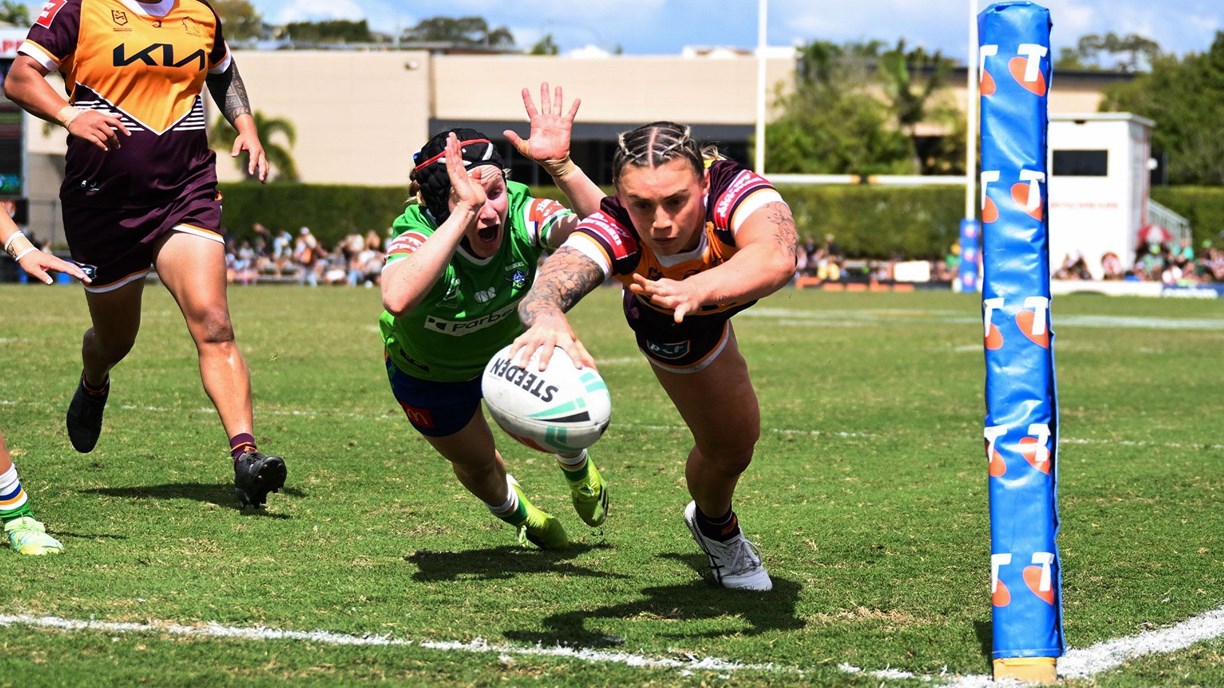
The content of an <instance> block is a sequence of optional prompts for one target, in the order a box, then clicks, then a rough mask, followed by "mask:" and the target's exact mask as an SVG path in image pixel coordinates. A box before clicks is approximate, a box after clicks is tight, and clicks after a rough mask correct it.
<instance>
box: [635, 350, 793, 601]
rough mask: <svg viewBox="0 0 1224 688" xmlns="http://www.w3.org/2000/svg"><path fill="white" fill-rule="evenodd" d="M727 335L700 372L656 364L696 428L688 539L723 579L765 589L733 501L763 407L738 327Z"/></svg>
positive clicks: (689, 471) (688, 473)
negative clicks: (738, 340) (676, 370)
mask: <svg viewBox="0 0 1224 688" xmlns="http://www.w3.org/2000/svg"><path fill="white" fill-rule="evenodd" d="M728 337H729V341H728V342H727V346H726V348H725V349H723V351H722V353H721V354H719V356H718V358H716V359H715V360H714V361H713V362H712V363H710V364H709V365H708V366H707V367H706V368H704V369H703V370H701V371H699V372H696V373H689V374H681V373H673V372H670V371H666V370H662V369H660V368H658V367H657V366H656V367H654V371H655V377H657V378H658V379H659V383H660V384H662V385H663V389H665V390H666V391H667V394H668V396H670V397H671V399H672V402H673V403H674V404H675V405H676V409H677V410H678V411H679V412H680V416H681V417H682V418H684V422H685V423H686V424H687V425H688V427H689V429H690V430H691V431H692V433H693V440H694V445H693V448H692V449H691V450H690V451H689V456H688V462H687V463H686V464H685V478H686V480H687V482H688V488H689V494H690V495H692V497H693V501H692V502H691V503H690V504H689V505H688V507H687V508H686V509H685V512H684V521H685V523H686V524H687V525H688V527H689V530H690V532H692V534H693V539H694V540H696V541H697V544H698V545H699V546H700V547H701V549H702V550H703V551H705V553H706V556H707V557H708V559H709V563H710V570H711V572H712V574H713V577H714V579H715V580H716V581H717V582H718V583H719V584H720V585H722V586H724V587H728V588H738V589H745V590H758V591H765V590H769V589H771V588H772V587H773V582H772V581H771V580H770V578H769V574H768V573H767V572H766V571H765V567H764V566H763V565H762V564H761V558H760V555H759V554H758V553H757V551H756V546H755V545H753V543H752V542H750V541H748V540H747V539H746V538H745V537H744V535H743V533H742V532H741V531H740V528H739V519H738V518H737V517H736V515H735V511H734V510H733V509H732V504H731V499H732V497H733V496H734V494H735V486H736V485H737V484H738V482H739V477H740V475H741V474H742V473H743V472H744V470H745V469H747V468H748V464H749V463H751V461H752V452H753V448H754V447H755V445H756V441H757V438H758V437H760V432H761V414H760V408H759V406H758V404H757V397H756V391H755V390H754V389H753V387H752V380H751V378H749V376H748V364H747V362H746V361H745V360H744V357H743V355H741V354H740V352H739V347H738V346H737V345H736V341H735V333H734V332H733V331H732V332H730V333H729V334H728Z"/></svg>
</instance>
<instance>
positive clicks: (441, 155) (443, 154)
mask: <svg viewBox="0 0 1224 688" xmlns="http://www.w3.org/2000/svg"><path fill="white" fill-rule="evenodd" d="M470 143H487V144H489V145H490V146H491V145H493V142H492V141H490V140H489V139H471V140H468V141H460V142H459V150H460V152H462V151H463V147H464V146H466V145H468V144H470ZM445 157H446V151H445V150H443V151H442V152H441V153H438V154H437V155H435V156H433V157H432V158H430V159H428V160H426V161H425V162H423V163H421V164H419V165H417V166H416V167H414V168H412V171H413V172H419V171H420V170H421V169H423V168H426V167H429V166H430V165H432V164H434V163H435V162H438V161H439V160H441V159H442V158H445ZM472 162H477V161H472Z"/></svg>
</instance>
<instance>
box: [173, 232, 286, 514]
mask: <svg viewBox="0 0 1224 688" xmlns="http://www.w3.org/2000/svg"><path fill="white" fill-rule="evenodd" d="M154 255H155V258H154V262H155V264H156V266H157V273H158V275H159V276H160V277H161V280H162V284H164V285H166V289H168V290H169V291H170V294H171V295H172V296H174V300H175V301H176V302H177V303H178V305H179V310H181V311H182V313H183V318H184V319H185V320H186V321H187V330H188V331H189V332H190V333H191V338H192V340H193V341H195V345H196V351H197V353H198V355H199V361H200V377H201V378H202V380H203V382H204V391H205V392H206V393H207V394H208V397H209V398H210V399H211V400H212V402H213V406H215V407H216V409H217V414H218V415H219V416H220V417H221V425H222V426H224V427H225V432H226V435H227V436H228V437H229V438H230V449H231V454H232V456H233V458H234V480H235V484H236V486H237V488H238V493H239V494H238V497H239V499H240V500H241V501H242V503H243V505H244V506H245V505H247V504H250V505H253V506H260V505H261V504H262V503H263V502H264V500H265V499H266V498H267V493H268V492H276V491H278V490H279V489H280V488H281V486H282V485H284V482H285V464H284V461H283V460H282V459H281V458H280V457H277V456H265V455H264V454H262V453H261V452H259V450H258V449H257V448H256V446H255V437H254V430H253V429H254V414H253V411H252V408H251V376H250V373H249V371H248V370H247V365H246V360H245V359H244V358H243V357H242V352H241V351H239V349H238V344H237V342H236V341H235V339H234V327H233V323H232V322H231V320H230V313H229V300H228V298H227V297H226V282H225V246H224V245H222V244H221V242H218V241H212V240H210V239H205V238H203V237H199V236H195V235H193V234H187V233H184V232H171V233H169V234H168V235H166V236H165V237H163V238H162V239H161V240H160V242H159V244H158V247H157V249H156V251H155V254H154Z"/></svg>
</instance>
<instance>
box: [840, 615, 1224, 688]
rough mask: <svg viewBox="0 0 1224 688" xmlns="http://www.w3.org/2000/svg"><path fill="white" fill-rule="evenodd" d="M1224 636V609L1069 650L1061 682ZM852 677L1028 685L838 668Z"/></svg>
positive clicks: (974, 687) (964, 685)
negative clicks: (862, 675)
mask: <svg viewBox="0 0 1224 688" xmlns="http://www.w3.org/2000/svg"><path fill="white" fill-rule="evenodd" d="M1221 636H1224V607H1220V608H1219V609H1213V610H1211V611H1209V612H1206V613H1204V614H1200V615H1198V616H1195V617H1192V618H1190V619H1187V620H1185V621H1183V622H1181V623H1179V624H1175V625H1173V626H1170V627H1168V628H1160V629H1157V630H1154V631H1144V632H1143V633H1140V634H1138V635H1133V636H1130V637H1126V638H1118V639H1116V640H1107V641H1105V642H1101V643H1097V644H1096V645H1092V646H1090V647H1086V648H1075V649H1071V650H1067V652H1066V654H1064V655H1063V656H1062V657H1060V658H1059V659H1058V675H1059V677H1060V678H1091V677H1093V676H1096V675H1097V674H1101V673H1104V672H1106V671H1112V670H1113V669H1117V668H1118V667H1120V666H1122V665H1123V664H1125V663H1126V662H1129V661H1130V660H1132V659H1138V658H1140V657H1143V656H1146V655H1157V654H1168V653H1170V652H1176V651H1177V650H1184V649H1186V648H1187V647H1190V646H1191V645H1193V644H1195V643H1199V642H1202V641H1204V640H1211V639H1213V638H1219V637H1221ZM838 668H839V669H841V670H842V671H844V672H846V673H849V674H867V675H869V676H874V677H876V678H882V679H918V680H921V681H928V682H938V683H937V685H939V686H941V687H944V688H991V687H998V686H1005V685H1015V686H1019V685H1024V684H1022V683H1020V682H1018V681H999V682H995V681H994V680H993V679H992V678H991V677H990V676H986V675H983V674H969V675H965V676H955V677H953V676H946V675H938V676H923V675H920V674H914V673H911V672H908V671H900V670H898V669H891V668H889V669H879V670H875V671H870V670H867V669H860V668H859V667H856V666H853V665H850V664H841V665H839V666H838Z"/></svg>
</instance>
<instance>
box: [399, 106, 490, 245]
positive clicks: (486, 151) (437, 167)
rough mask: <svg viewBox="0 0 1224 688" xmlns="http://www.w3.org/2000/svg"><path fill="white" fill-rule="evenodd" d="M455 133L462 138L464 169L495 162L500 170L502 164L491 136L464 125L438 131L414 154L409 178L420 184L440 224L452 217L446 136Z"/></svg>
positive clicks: (460, 140)
mask: <svg viewBox="0 0 1224 688" xmlns="http://www.w3.org/2000/svg"><path fill="white" fill-rule="evenodd" d="M452 133H453V134H454V135H455V136H456V137H458V139H459V146H460V149H461V150H462V151H463V166H464V168H466V169H468V170H471V169H472V168H475V167H479V166H481V165H492V166H494V167H496V168H497V169H499V170H500V169H502V167H503V164H502V157H501V153H500V152H499V151H498V150H497V146H496V145H494V143H493V142H492V141H491V140H489V137H488V136H485V135H484V134H482V133H480V132H479V131H476V130H475V129H467V128H463V127H458V128H455V129H447V130H446V131H443V132H439V133H437V134H435V135H434V137H433V138H431V139H429V142H428V143H426V144H425V146H424V147H423V148H421V150H419V151H417V152H416V153H413V155H412V164H413V168H412V174H411V176H410V177H411V179H412V180H413V181H415V182H416V183H417V184H418V185H420V188H421V197H422V198H423V199H425V207H426V208H428V209H429V214H430V215H433V217H434V221H435V222H437V223H438V224H439V225H441V224H442V223H443V222H446V218H448V217H450V205H449V203H448V200H449V199H450V191H451V183H450V176H449V175H448V174H447V172H446V139H447V137H448V136H449V135H450V134H452Z"/></svg>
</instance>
